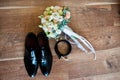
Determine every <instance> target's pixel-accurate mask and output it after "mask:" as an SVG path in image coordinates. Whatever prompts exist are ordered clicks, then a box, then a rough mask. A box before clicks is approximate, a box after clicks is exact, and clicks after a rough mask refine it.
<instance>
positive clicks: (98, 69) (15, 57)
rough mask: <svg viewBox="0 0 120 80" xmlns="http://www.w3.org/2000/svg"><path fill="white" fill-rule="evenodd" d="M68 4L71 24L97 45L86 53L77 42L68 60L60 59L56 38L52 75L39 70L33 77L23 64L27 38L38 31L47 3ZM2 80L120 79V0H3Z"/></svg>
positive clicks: (0, 21) (0, 0) (0, 15)
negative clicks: (40, 18) (94, 56)
mask: <svg viewBox="0 0 120 80" xmlns="http://www.w3.org/2000/svg"><path fill="white" fill-rule="evenodd" d="M51 5H53V6H54V5H58V6H68V7H69V8H70V10H71V15H72V19H71V22H70V23H69V26H70V27H71V28H72V29H73V30H74V31H75V32H76V33H78V34H80V35H82V36H84V37H85V38H86V39H87V40H89V41H90V42H91V44H92V45H93V46H94V47H95V49H96V53H97V60H93V55H92V54H88V55H87V54H83V52H82V51H81V50H79V49H78V48H77V47H76V46H75V45H72V47H73V49H72V52H71V54H70V55H69V56H68V58H69V61H64V60H63V59H60V60H59V59H58V58H57V56H56V54H55V52H54V44H55V41H54V40H50V47H51V50H52V54H53V59H54V60H53V66H52V71H51V74H50V75H49V76H48V77H44V76H43V75H42V73H41V71H40V69H38V72H37V75H36V77H35V78H30V77H29V76H28V75H27V72H26V70H25V67H24V63H23V54H24V39H25V36H26V34H27V33H28V32H34V33H35V34H37V33H38V32H40V31H41V29H39V28H38V25H39V24H40V20H39V19H38V16H39V15H41V14H42V13H43V11H44V9H45V8H46V7H47V6H51ZM0 80H120V0H0Z"/></svg>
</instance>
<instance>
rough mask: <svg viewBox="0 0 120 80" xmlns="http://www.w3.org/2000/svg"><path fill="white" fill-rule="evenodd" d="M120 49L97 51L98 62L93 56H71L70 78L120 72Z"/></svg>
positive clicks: (74, 54)
mask: <svg viewBox="0 0 120 80" xmlns="http://www.w3.org/2000/svg"><path fill="white" fill-rule="evenodd" d="M119 57H120V48H114V49H108V50H101V51H97V60H96V61H94V60H92V58H93V57H92V55H91V56H89V55H85V54H80V53H79V51H77V50H76V51H75V52H73V53H72V54H71V55H70V56H69V59H70V61H71V62H70V63H69V65H72V66H69V78H70V79H74V78H81V77H89V76H94V75H101V74H108V73H115V72H119V71H120V63H119V61H120V58H119Z"/></svg>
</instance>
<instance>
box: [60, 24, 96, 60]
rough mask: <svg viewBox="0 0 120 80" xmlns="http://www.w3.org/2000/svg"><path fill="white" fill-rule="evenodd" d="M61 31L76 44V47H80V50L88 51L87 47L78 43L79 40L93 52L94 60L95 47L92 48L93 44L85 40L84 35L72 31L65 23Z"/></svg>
mask: <svg viewBox="0 0 120 80" xmlns="http://www.w3.org/2000/svg"><path fill="white" fill-rule="evenodd" d="M62 31H63V32H64V33H65V34H66V35H68V36H69V37H70V38H71V39H72V40H73V41H74V43H75V44H76V45H77V47H78V48H80V49H81V50H82V51H84V52H85V53H87V52H88V51H87V49H85V48H84V47H83V46H82V45H81V44H80V42H82V43H83V44H84V45H85V46H86V47H87V48H88V49H89V50H90V51H91V52H92V53H93V54H94V59H95V60H96V54H95V49H94V48H93V46H92V45H91V44H90V42H89V41H87V40H86V39H85V38H84V37H82V36H80V35H78V34H77V33H75V32H73V30H72V29H71V28H70V27H68V26H67V25H64V28H63V30H62Z"/></svg>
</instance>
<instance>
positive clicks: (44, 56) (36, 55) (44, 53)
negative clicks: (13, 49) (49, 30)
mask: <svg viewBox="0 0 120 80" xmlns="http://www.w3.org/2000/svg"><path fill="white" fill-rule="evenodd" d="M52 60H53V58H52V54H51V50H50V47H49V41H48V38H47V36H46V34H45V33H44V32H40V33H39V34H38V35H37V37H36V35H35V34H34V33H32V32H30V33H28V34H27V36H26V39H25V54H24V64H25V68H26V70H27V73H28V75H29V76H30V77H34V76H35V75H36V73H37V69H38V66H40V69H41V72H42V73H43V75H45V76H48V75H49V73H50V71H51V67H52Z"/></svg>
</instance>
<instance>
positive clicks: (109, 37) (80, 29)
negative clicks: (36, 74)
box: [0, 5, 120, 58]
mask: <svg viewBox="0 0 120 80" xmlns="http://www.w3.org/2000/svg"><path fill="white" fill-rule="evenodd" d="M118 6H119V5H117V6H114V5H105V6H104V5H103V6H102V5H99V6H95V5H94V6H86V7H72V6H71V7H70V9H71V13H72V19H71V23H69V26H70V27H71V28H72V29H73V30H74V31H75V32H76V33H78V34H80V35H82V36H84V37H85V38H87V39H88V40H89V41H90V42H91V43H92V44H93V46H94V47H95V49H96V50H100V49H109V48H114V47H118V46H120V41H119V40H120V34H119V33H120V26H119V18H120V17H119V14H118V12H119V9H118V10H117V9H116V8H117V7H118ZM115 9H116V10H115ZM43 10H44V7H41V8H40V7H32V8H24V9H2V10H0V11H1V12H0V15H1V16H0V22H2V23H1V24H0V45H1V46H0V53H1V54H0V55H1V58H11V57H18V56H19V57H22V56H23V53H24V39H25V36H26V34H27V33H28V32H34V33H35V34H37V33H38V32H40V31H41V29H40V28H38V25H39V24H40V20H39V19H38V16H39V15H40V14H42V13H43ZM114 25H115V26H114ZM50 43H53V44H55V41H54V40H51V41H50ZM53 44H51V49H53V48H54V45H53ZM8 49H9V50H8Z"/></svg>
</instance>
